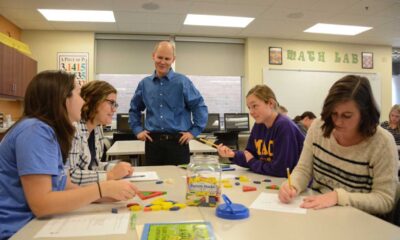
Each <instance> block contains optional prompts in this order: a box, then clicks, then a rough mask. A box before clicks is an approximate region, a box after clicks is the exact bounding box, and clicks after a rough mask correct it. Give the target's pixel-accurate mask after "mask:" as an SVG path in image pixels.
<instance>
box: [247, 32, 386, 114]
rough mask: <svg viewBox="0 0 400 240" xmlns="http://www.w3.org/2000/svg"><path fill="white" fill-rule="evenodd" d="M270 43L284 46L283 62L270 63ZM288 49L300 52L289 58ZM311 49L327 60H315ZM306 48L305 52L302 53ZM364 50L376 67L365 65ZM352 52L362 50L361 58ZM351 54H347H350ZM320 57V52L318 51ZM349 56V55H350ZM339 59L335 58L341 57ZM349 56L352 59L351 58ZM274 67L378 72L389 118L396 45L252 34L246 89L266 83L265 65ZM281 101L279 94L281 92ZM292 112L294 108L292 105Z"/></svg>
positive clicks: (384, 109) (248, 47) (249, 44)
mask: <svg viewBox="0 0 400 240" xmlns="http://www.w3.org/2000/svg"><path fill="white" fill-rule="evenodd" d="M269 47H281V48H282V50H283V62H282V65H269V58H268V56H269ZM288 50H291V51H292V53H293V51H295V52H296V58H294V59H293V55H292V57H291V58H290V59H288ZM308 51H313V52H314V53H315V54H317V53H318V52H324V53H325V54H324V56H325V57H324V60H325V62H321V61H318V58H316V59H314V60H311V58H309V56H308ZM301 52H303V55H301ZM361 52H372V53H373V57H374V67H373V69H362V68H361ZM352 54H358V59H357V60H358V62H357V63H353V59H352ZM346 55H347V56H346ZM315 56H316V57H317V55H315ZM346 58H347V59H346ZM339 59H340V61H338V62H336V61H335V60H339ZM347 60H349V61H347ZM265 66H269V68H274V69H296V70H298V69H305V70H318V71H340V72H365V73H377V74H378V75H379V78H380V80H381V84H382V86H381V88H382V93H381V96H382V109H381V116H382V117H381V120H386V116H388V112H389V110H390V108H391V105H392V47H391V46H377V45H361V44H344V43H329V42H315V41H300V40H282V39H267V38H248V39H247V40H246V49H245V78H246V81H245V89H244V91H245V92H246V93H247V91H248V90H249V89H250V88H251V87H253V86H254V85H256V84H262V83H263V71H262V69H263V67H265ZM277 98H278V101H279V96H277ZM289 112H290V109H289Z"/></svg>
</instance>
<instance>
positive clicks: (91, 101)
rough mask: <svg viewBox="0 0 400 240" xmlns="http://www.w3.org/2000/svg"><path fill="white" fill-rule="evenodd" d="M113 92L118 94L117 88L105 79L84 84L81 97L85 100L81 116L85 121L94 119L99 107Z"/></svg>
mask: <svg viewBox="0 0 400 240" xmlns="http://www.w3.org/2000/svg"><path fill="white" fill-rule="evenodd" d="M111 93H115V94H117V90H116V89H115V88H114V87H113V86H112V85H111V84H109V83H108V82H105V81H98V80H95V81H90V82H88V83H86V84H85V85H83V86H82V88H81V97H82V98H83V100H84V101H85V103H84V104H83V107H82V112H81V117H82V120H85V121H93V119H94V117H95V116H96V114H97V108H98V106H99V105H100V103H102V102H104V101H105V99H106V98H107V96H108V95H110V94H111Z"/></svg>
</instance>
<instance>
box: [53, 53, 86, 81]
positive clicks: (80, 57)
mask: <svg viewBox="0 0 400 240" xmlns="http://www.w3.org/2000/svg"><path fill="white" fill-rule="evenodd" d="M57 63H58V64H57V65H58V69H59V70H62V71H66V72H69V73H74V74H75V76H76V79H77V80H79V81H80V82H86V81H87V80H88V66H89V53H64V52H62V53H57Z"/></svg>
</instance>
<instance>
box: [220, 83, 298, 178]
mask: <svg viewBox="0 0 400 240" xmlns="http://www.w3.org/2000/svg"><path fill="white" fill-rule="evenodd" d="M246 103H247V107H248V109H249V112H250V115H251V116H252V117H253V118H254V120H255V124H254V126H253V128H252V130H251V134H250V137H249V140H248V142H247V147H246V149H245V150H244V151H233V150H232V149H230V148H228V147H227V146H224V145H222V144H221V145H219V147H218V153H219V155H220V156H221V157H229V158H231V160H232V161H233V162H234V163H236V164H237V165H239V166H242V167H246V168H250V169H251V170H252V171H253V172H256V173H260V174H265V175H269V176H275V177H286V168H289V169H290V170H292V169H293V168H294V167H295V166H296V164H297V161H298V160H299V157H300V153H301V150H302V148H303V142H304V136H303V134H302V133H301V131H300V130H299V128H298V127H297V126H296V125H295V124H294V123H293V121H292V120H290V119H289V118H288V117H286V116H284V115H281V114H279V113H278V110H277V107H278V101H277V100H276V97H275V94H274V92H273V91H272V89H271V88H269V87H268V86H266V85H257V86H255V87H254V88H252V89H251V90H250V91H249V92H248V93H247V96H246Z"/></svg>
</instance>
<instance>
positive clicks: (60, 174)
mask: <svg viewBox="0 0 400 240" xmlns="http://www.w3.org/2000/svg"><path fill="white" fill-rule="evenodd" d="M31 174H46V175H51V179H52V190H53V191H61V190H64V189H65V185H66V179H67V178H66V175H65V172H64V165H63V161H62V155H61V149H60V146H59V144H58V141H57V138H56V135H55V133H54V131H53V129H52V128H51V127H50V126H49V125H47V124H45V123H44V122H42V121H39V120H38V119H33V118H31V119H24V120H22V121H21V122H19V123H18V124H17V125H15V126H14V127H13V128H12V129H11V130H10V131H9V132H8V133H7V134H6V136H5V137H4V138H3V140H2V141H1V143H0V223H1V224H0V239H1V240H3V239H7V238H9V237H11V236H12V235H13V234H14V233H16V232H17V231H18V230H19V229H21V228H22V227H23V226H24V225H25V224H27V223H28V222H29V221H30V220H31V219H32V218H34V217H35V216H34V215H33V213H32V211H31V209H30V207H29V205H28V202H27V200H26V198H25V194H24V191H23V188H22V183H21V179H20V177H21V176H24V175H31Z"/></svg>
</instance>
